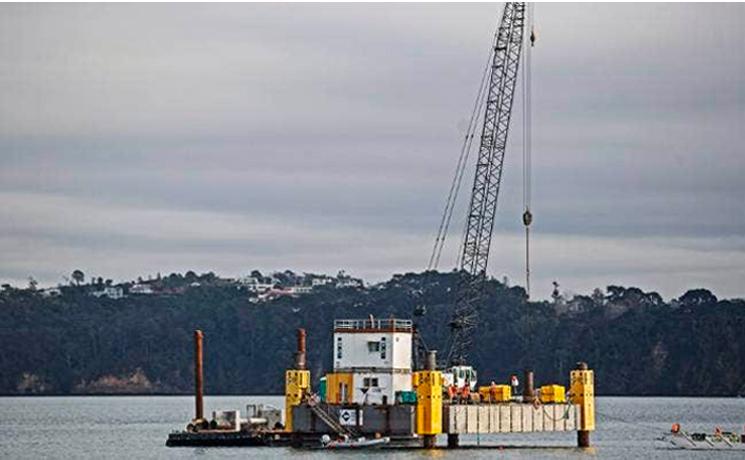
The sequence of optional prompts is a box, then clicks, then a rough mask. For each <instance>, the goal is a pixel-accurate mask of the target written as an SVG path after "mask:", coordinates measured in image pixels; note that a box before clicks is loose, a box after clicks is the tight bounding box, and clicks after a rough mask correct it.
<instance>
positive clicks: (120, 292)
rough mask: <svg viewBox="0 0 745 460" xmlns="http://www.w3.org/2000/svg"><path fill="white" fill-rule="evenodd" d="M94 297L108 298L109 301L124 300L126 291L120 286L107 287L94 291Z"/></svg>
mask: <svg viewBox="0 0 745 460" xmlns="http://www.w3.org/2000/svg"><path fill="white" fill-rule="evenodd" d="M90 295H92V296H93V297H99V298H100V297H108V298H109V299H114V300H116V299H123V298H124V289H122V288H121V287H120V286H106V287H104V288H103V289H101V290H100V291H92V292H91V293H90Z"/></svg>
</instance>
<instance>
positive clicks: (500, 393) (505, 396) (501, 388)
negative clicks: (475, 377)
mask: <svg viewBox="0 0 745 460" xmlns="http://www.w3.org/2000/svg"><path fill="white" fill-rule="evenodd" d="M479 396H481V400H482V401H484V402H508V401H510V400H511V399H512V388H510V386H509V385H490V386H486V387H479Z"/></svg>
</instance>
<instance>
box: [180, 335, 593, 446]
mask: <svg viewBox="0 0 745 460" xmlns="http://www.w3.org/2000/svg"><path fill="white" fill-rule="evenodd" d="M346 321H349V320H346ZM352 321H357V320H352ZM359 321H360V322H359V323H354V322H351V323H350V322H346V323H339V322H337V324H336V326H337V327H338V326H339V324H344V327H345V328H347V329H348V327H349V326H348V325H349V324H355V325H358V326H359V328H360V329H364V332H365V334H377V333H380V332H382V331H387V332H388V333H390V334H399V333H402V332H403V333H406V332H407V331H406V330H402V327H401V325H402V324H405V325H410V322H408V323H401V322H400V321H401V320H377V321H378V322H377V323H372V324H368V323H366V322H365V321H366V320H359ZM371 321H372V320H371ZM386 321H394V322H393V323H391V322H386ZM355 327H356V326H355ZM407 327H408V326H407ZM376 328H377V329H376ZM403 329H405V328H403ZM343 332H344V333H347V332H353V331H349V330H344V331H343ZM391 337H392V339H391V340H390V342H391V345H389V347H390V348H391V350H390V351H389V353H390V354H391V355H393V354H395V353H396V351H395V349H394V346H393V343H392V342H393V341H395V338H393V336H391ZM202 338H203V334H202V333H201V331H196V332H195V384H196V385H195V393H196V397H195V407H196V416H195V418H194V419H193V420H192V421H191V422H190V423H189V424H188V425H187V428H186V430H183V431H179V432H173V433H171V434H170V435H169V437H168V440H167V442H166V445H168V446H171V447H177V446H244V447H254V446H264V447H282V446H285V447H286V446H291V447H296V448H323V447H324V446H323V445H322V442H321V440H322V439H323V438H326V439H327V440H328V439H358V438H365V439H380V438H385V439H386V441H387V442H386V443H385V444H384V445H382V446H379V447H381V448H386V449H391V448H392V449H439V448H470V447H477V446H472V445H467V444H462V443H461V438H460V436H461V435H499V434H512V433H523V434H526V435H528V434H530V433H543V432H567V433H569V432H576V433H577V435H576V436H577V438H576V439H577V444H576V445H577V446H578V447H589V446H590V432H591V431H593V430H594V429H595V411H594V376H593V371H592V370H590V369H588V367H587V365H586V364H584V363H578V365H577V367H576V369H575V370H572V371H571V375H570V385H569V393H568V395H567V396H568V398H566V399H565V398H564V397H563V396H564V394H563V391H564V390H563V387H561V388H560V389H561V397H559V398H547V397H546V395H541V394H538V393H539V392H538V391H536V389H535V388H534V385H533V379H534V376H533V373H532V372H531V371H529V370H526V371H525V372H524V374H523V382H524V384H523V388H522V390H523V391H522V394H521V395H515V396H513V395H509V394H508V396H509V397H507V398H502V399H493V398H490V397H489V392H488V387H481V388H480V392H481V394H476V395H471V396H470V397H468V398H460V397H458V398H455V399H452V398H450V397H449V396H448V392H447V391H446V389H445V387H444V385H443V375H442V374H443V373H442V371H439V370H437V369H436V368H435V355H434V353H430V355H429V356H428V359H427V363H426V364H425V368H424V369H421V370H417V371H412V372H411V375H410V380H411V388H412V389H411V391H409V392H408V393H411V394H412V396H415V397H412V398H411V399H409V400H407V401H401V399H400V398H399V397H398V395H397V398H396V399H395V400H387V399H386V398H385V396H383V397H382V401H383V402H385V403H369V402H368V399H369V398H368V397H369V394H365V398H364V400H362V401H359V400H357V401H356V400H355V399H354V398H355V396H354V391H352V390H351V389H347V388H346V384H345V383H344V381H345V379H347V381H349V382H351V381H352V380H353V377H346V374H344V373H342V372H338V371H337V370H336V369H335V372H336V375H334V374H327V375H326V379H325V380H324V381H323V382H324V383H326V384H328V383H329V382H331V383H332V384H333V385H337V386H338V388H333V389H332V388H328V389H327V388H321V391H320V392H319V393H314V392H313V391H311V378H310V371H308V370H307V366H306V362H305V345H306V344H305V341H306V337H305V331H304V330H302V329H300V330H298V340H297V352H296V354H295V362H294V365H293V366H292V367H291V368H290V369H288V370H287V371H286V375H285V407H284V410H281V409H273V408H272V409H267V408H262V407H261V406H259V407H258V408H257V407H256V406H248V407H247V414H246V415H247V418H246V419H241V417H240V413H239V412H238V411H227V412H214V413H213V418H212V420H211V421H208V420H207V419H206V418H205V417H204V412H203V401H202V398H203V379H202ZM337 340H338V338H337V339H335V341H334V343H335V344H336V343H337ZM364 340H367V339H366V338H365V339H364ZM340 342H341V341H340ZM371 348H372V347H371ZM339 356H341V351H339V350H336V351H335V358H337V357H339ZM392 359H393V360H395V357H393V358H392ZM337 364H338V363H337ZM343 364H344V363H343V362H342V363H341V364H340V365H343ZM343 369H345V368H343ZM345 370H346V369H345ZM373 371H374V369H369V368H365V369H357V370H356V371H355V372H357V373H359V375H360V376H367V377H361V378H364V379H367V380H364V382H365V384H368V383H369V382H371V381H372V380H371V379H373V378H375V379H383V378H384V376H382V375H381V376H378V377H369V376H371V375H378V374H375V373H374V372H373ZM355 375H356V374H355ZM375 383H376V384H377V383H378V382H377V381H376V382H375ZM494 386H495V385H494V383H493V382H492V389H493V388H494ZM551 387H559V386H558V385H552V386H551ZM542 389H543V388H542ZM337 390H339V391H337ZM383 390H385V389H383ZM399 393H401V392H399ZM403 393H407V392H403ZM491 394H492V396H494V393H493V392H492V393H491ZM282 415H283V416H284V417H283V418H284V420H282V422H280V420H281V419H282ZM445 437H446V438H447V442H445V440H444V439H443V438H445ZM438 438H439V442H438ZM468 438H471V439H472V438H473V437H472V436H467V438H466V439H468ZM492 439H496V440H498V437H496V436H494V437H492ZM478 447H479V448H488V447H500V448H503V447H504V446H502V445H499V444H498V443H495V444H494V445H492V446H489V445H484V444H483V443H480V444H479V446H478ZM567 447H569V446H567Z"/></svg>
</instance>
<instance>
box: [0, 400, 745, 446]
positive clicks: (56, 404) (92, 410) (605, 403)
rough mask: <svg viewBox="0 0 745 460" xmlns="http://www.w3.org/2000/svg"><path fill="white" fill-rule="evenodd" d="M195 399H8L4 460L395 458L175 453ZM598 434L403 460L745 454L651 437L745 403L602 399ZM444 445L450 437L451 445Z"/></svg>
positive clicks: (732, 425)
mask: <svg viewBox="0 0 745 460" xmlns="http://www.w3.org/2000/svg"><path fill="white" fill-rule="evenodd" d="M282 401H283V400H282V398H281V397H256V396H251V397H234V396H220V397H207V398H206V400H205V411H209V412H211V411H212V410H215V409H241V410H242V411H245V405H246V404H247V403H269V404H273V405H275V406H277V407H282ZM192 407H193V404H192V399H191V398H189V397H180V396H143V397H44V398H0V457H3V458H95V459H100V458H198V459H200V460H207V459H212V458H215V459H217V458H219V459H223V458H238V457H246V456H251V457H260V458H263V457H278V456H283V457H292V458H307V457H316V458H320V457H322V456H324V455H334V456H335V457H337V458H341V457H346V456H355V457H357V458H359V457H365V458H366V457H377V458H384V457H387V456H393V455H392V453H391V452H390V451H386V452H380V451H378V452H365V453H356V454H349V453H338V452H335V453H326V452H316V451H312V452H311V451H300V450H293V449H290V448H186V447H180V448H168V447H165V440H166V437H167V435H168V433H169V432H170V431H171V430H174V429H181V428H183V426H184V425H185V423H186V422H187V421H188V420H189V418H190V417H191V415H192ZM597 411H598V414H597V416H598V423H599V429H598V431H596V432H595V433H593V442H594V444H595V448H594V450H592V451H589V452H588V451H580V450H577V449H574V448H573V446H574V443H575V437H576V435H575V433H574V432H571V433H551V434H530V435H522V436H515V435H512V436H504V435H502V436H497V437H487V436H481V438H480V439H477V438H475V437H473V438H465V437H462V438H461V442H462V443H466V442H468V443H472V444H476V443H477V442H480V443H482V444H486V443H492V444H494V443H498V444H501V445H510V446H519V445H522V446H525V445H528V446H531V445H532V446H540V447H537V448H505V449H502V450H486V449H483V450H469V451H460V452H458V451H449V452H445V451H437V452H429V453H427V452H424V451H405V452H399V453H396V455H395V456H396V457H400V458H427V457H435V458H438V459H439V458H458V457H459V456H461V458H462V456H463V455H468V457H469V459H470V458H493V457H499V458H526V457H536V458H590V457H600V458H619V459H620V458H623V459H627V458H642V457H646V458H696V459H702V458H733V459H734V458H741V456H742V454H741V453H740V454H738V453H736V452H681V451H669V450H661V449H655V446H654V442H653V439H654V438H655V437H656V436H657V435H658V434H659V433H660V432H662V431H666V430H668V429H669V428H670V425H671V424H672V422H675V421H677V422H679V423H681V424H682V425H683V427H684V428H686V429H689V430H706V431H711V430H713V428H714V427H715V426H717V425H718V426H721V427H722V428H723V429H725V430H732V431H737V432H741V431H742V427H743V424H745V399H709V398H598V401H597ZM443 441H444V439H443Z"/></svg>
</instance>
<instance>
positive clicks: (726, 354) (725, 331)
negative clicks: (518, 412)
mask: <svg viewBox="0 0 745 460" xmlns="http://www.w3.org/2000/svg"><path fill="white" fill-rule="evenodd" d="M209 275H210V276H207V277H206V278H205V277H204V276H206V275H203V276H202V277H197V278H196V279H197V280H201V282H194V280H187V279H186V277H182V276H180V275H171V276H170V277H168V278H165V280H169V281H168V282H169V283H171V284H172V286H171V291H169V292H176V293H171V294H161V295H127V296H126V297H124V298H120V299H110V298H107V297H105V296H102V297H95V296H91V295H90V289H89V288H88V287H86V286H85V285H75V286H67V287H63V288H61V289H60V290H59V292H57V293H56V294H55V295H52V296H43V295H41V294H40V293H39V292H38V291H36V290H35V289H33V288H34V287H35V286H32V288H29V289H17V288H12V287H10V286H7V285H6V286H4V287H3V290H2V291H1V292H0V315H1V321H0V340H1V341H2V344H3V345H2V348H0V369H2V372H0V393H2V394H75V393H189V392H190V391H191V388H192V372H193V367H192V350H193V346H192V332H193V330H194V329H196V328H199V329H202V330H203V331H204V332H205V373H206V376H205V380H206V392H207V393H208V394H225V393H232V394H246V393H260V394H276V393H281V392H282V385H283V373H284V369H285V368H286V366H288V365H289V364H291V362H292V356H293V352H294V346H295V336H294V330H295V329H296V328H298V327H304V328H306V329H307V332H308V345H309V355H308V361H309V364H310V368H311V371H312V373H313V378H314V379H317V378H318V377H319V376H320V375H321V374H322V373H323V372H326V371H329V369H330V365H331V349H332V348H331V346H332V343H331V342H332V340H331V334H332V331H331V327H332V324H333V320H334V319H337V318H366V317H368V316H369V315H371V314H372V315H374V316H376V317H391V316H395V317H400V318H411V317H412V316H414V315H415V314H416V315H415V316H414V319H415V322H416V323H417V325H418V326H419V327H420V330H421V331H422V333H423V336H424V338H425V339H426V342H427V344H428V346H429V347H430V348H436V349H437V348H439V349H442V348H444V343H445V341H446V339H447V335H448V330H447V327H448V326H447V324H448V320H449V317H450V311H451V306H452V303H453V293H454V286H455V283H456V279H457V277H458V276H460V275H458V274H457V273H438V272H425V273H420V274H406V275H396V276H394V277H393V278H392V279H391V280H389V281H387V282H385V283H381V284H378V285H374V286H368V287H352V286H350V287H343V288H338V287H330V286H320V287H317V288H314V289H313V290H312V292H310V293H307V294H305V295H300V296H289V295H287V296H280V297H277V298H268V299H267V300H265V301H261V302H257V301H256V298H255V296H253V295H252V294H250V293H249V292H247V291H246V290H245V289H243V288H240V286H238V285H236V284H234V283H229V282H216V281H215V280H219V279H217V278H216V277H214V275H212V274H209ZM210 280H211V282H208V281H210ZM78 284H80V283H78ZM179 286H180V287H181V289H179V290H173V289H174V287H179ZM480 318H481V323H480V326H479V328H478V330H477V332H476V333H475V340H474V348H473V353H472V363H473V364H474V365H475V366H476V367H477V369H478V370H479V372H480V374H479V375H480V378H481V380H482V382H487V383H488V381H491V380H495V381H498V382H499V381H502V382H504V381H506V380H507V379H508V377H509V375H510V374H512V373H513V372H519V371H520V370H521V369H523V368H524V367H526V366H529V367H532V368H533V369H534V370H535V372H536V380H537V383H538V384H541V383H553V382H559V383H563V384H566V383H567V379H568V374H569V370H570V369H571V368H572V367H573V366H574V364H575V363H576V362H577V361H580V360H582V361H587V362H588V363H589V364H590V366H591V368H593V369H595V372H596V382H597V383H596V385H597V391H598V393H600V394H617V395H736V394H741V395H742V394H745V301H743V300H718V299H717V298H716V297H714V295H712V294H711V293H710V292H709V291H706V290H692V291H688V292H687V293H685V294H684V295H683V296H681V297H680V298H679V299H676V300H675V301H672V302H664V301H663V299H662V298H661V297H660V296H659V295H658V294H656V293H645V292H642V291H641V290H639V289H636V288H625V287H619V286H609V287H608V288H606V289H605V290H604V291H601V290H596V291H595V292H594V293H593V294H592V295H590V296H575V297H573V298H571V299H563V298H562V297H561V296H557V297H556V298H555V299H554V301H550V302H526V299H525V292H524V290H523V289H522V288H520V287H508V286H505V285H504V284H502V283H500V282H498V281H495V280H490V281H489V282H488V286H487V293H486V298H485V300H484V306H483V308H482V311H481V316H480Z"/></svg>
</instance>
